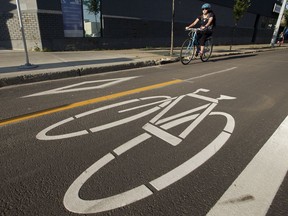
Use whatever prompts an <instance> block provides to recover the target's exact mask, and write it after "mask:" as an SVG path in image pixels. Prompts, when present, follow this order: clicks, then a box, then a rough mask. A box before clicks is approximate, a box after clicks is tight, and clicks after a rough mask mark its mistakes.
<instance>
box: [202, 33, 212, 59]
mask: <svg viewBox="0 0 288 216" xmlns="http://www.w3.org/2000/svg"><path fill="white" fill-rule="evenodd" d="M211 35H212V32H211V31H203V33H202V37H201V38H200V40H199V43H200V55H203V54H204V46H205V42H206V40H207V38H208V37H210V36H211Z"/></svg>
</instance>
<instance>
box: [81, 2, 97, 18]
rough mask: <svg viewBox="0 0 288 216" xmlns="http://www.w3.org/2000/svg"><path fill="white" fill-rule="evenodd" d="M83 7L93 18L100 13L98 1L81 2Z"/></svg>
mask: <svg viewBox="0 0 288 216" xmlns="http://www.w3.org/2000/svg"><path fill="white" fill-rule="evenodd" d="M83 5H85V6H86V7H87V10H88V12H89V13H93V14H94V15H95V16H96V15H97V14H98V13H99V12H100V0H83Z"/></svg>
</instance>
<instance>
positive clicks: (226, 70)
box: [185, 67, 237, 81]
mask: <svg viewBox="0 0 288 216" xmlns="http://www.w3.org/2000/svg"><path fill="white" fill-rule="evenodd" d="M236 68H237V67H232V68H228V69H225V70H221V71H216V72H212V73H209V74H204V75H201V76H197V77H192V78H190V79H186V80H185V81H190V80H194V79H200V78H203V77H207V76H212V75H215V74H218V73H224V72H228V71H231V70H234V69H236Z"/></svg>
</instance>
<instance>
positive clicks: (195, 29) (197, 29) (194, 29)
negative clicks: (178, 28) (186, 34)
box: [185, 27, 201, 32]
mask: <svg viewBox="0 0 288 216" xmlns="http://www.w3.org/2000/svg"><path fill="white" fill-rule="evenodd" d="M185 30H186V31H191V32H197V31H201V29H200V28H187V27H186V28H185Z"/></svg>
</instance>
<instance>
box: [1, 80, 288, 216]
mask: <svg viewBox="0 0 288 216" xmlns="http://www.w3.org/2000/svg"><path fill="white" fill-rule="evenodd" d="M200 85H201V84H193V85H192V84H190V83H182V84H181V90H180V89H179V88H177V89H176V90H175V89H174V88H173V87H172V86H169V87H165V88H162V89H157V90H152V91H151V92H143V93H140V94H137V97H133V96H134V95H133V96H126V97H124V98H121V99H116V101H115V100H113V101H103V102H101V105H99V104H96V105H95V104H93V105H88V106H85V107H81V108H80V107H79V108H75V109H73V110H69V111H66V112H65V113H54V114H51V115H49V116H45V117H41V118H42V119H41V120H40V119H32V120H29V122H28V121H27V122H22V123H19V124H17V127H13V126H12V127H10V126H8V127H4V128H2V129H4V130H6V132H5V131H4V133H3V134H5V137H4V139H3V140H5V143H6V145H4V146H5V148H6V150H8V151H6V150H5V149H2V150H3V151H2V152H3V155H4V156H5V158H3V159H2V160H4V159H7V158H8V157H9V160H7V161H6V162H5V165H6V164H10V163H11V165H14V166H13V167H14V169H11V170H9V171H5V175H4V178H3V179H4V182H5V183H4V186H7V187H3V188H5V189H4V195H6V197H10V199H11V202H5V205H4V206H5V209H6V210H7V207H6V206H8V207H9V205H10V206H11V203H13V204H14V203H15V204H14V205H13V204H12V206H13V208H12V210H11V212H13V210H14V212H17V209H18V210H20V209H21V210H22V209H24V210H23V211H24V212H31V211H32V212H34V213H35V212H36V213H39V214H43V213H47V211H48V212H49V213H50V212H53V213H55V214H56V213H57V214H60V215H69V214H70V213H69V211H68V210H69V207H68V210H67V206H66V205H65V194H66V193H67V190H68V188H69V187H70V186H71V185H73V182H74V181H75V180H76V179H77V178H78V177H79V176H80V175H81V173H83V172H84V171H85V170H86V169H87V168H89V167H91V165H93V164H94V163H95V162H98V161H101V159H102V158H103V157H104V158H105V159H103V161H104V162H103V161H102V162H103V163H104V164H107V167H106V166H105V169H100V170H99V173H97V175H94V176H93V177H92V178H89V179H87V182H84V183H85V184H83V185H81V186H82V187H81V188H79V187H78V188H79V191H78V194H79V197H80V198H82V199H83V200H88V201H89V200H101V198H103V197H104V198H105V197H111V196H114V195H115V194H119V193H123V191H124V192H125V191H129V190H133V188H135V187H136V188H137V186H138V185H142V184H144V185H145V187H146V188H147V189H148V190H149V191H148V190H146V189H145V191H148V192H147V194H150V196H149V197H148V196H147V198H145V199H143V200H141V201H139V202H132V203H131V204H129V203H128V202H127V201H125V200H123V203H124V204H118V202H117V204H113V202H112V205H116V206H117V205H118V206H119V207H120V206H124V207H120V208H115V209H114V208H112V209H111V207H108V208H110V209H111V211H110V210H109V211H110V212H103V213H97V215H109V214H110V213H111V214H115V215H140V214H144V215H145V214H146V215H149V214H150V215H175V212H176V214H180V215H181V214H183V215H185V214H187V215H189V213H191V212H193V213H195V215H197V214H198V215H203V213H205V212H207V211H208V210H209V209H210V208H212V206H213V204H214V203H215V201H217V200H218V199H219V198H220V197H221V195H222V194H223V193H224V192H225V190H226V189H227V188H228V187H229V186H230V185H231V183H232V182H233V180H234V179H236V177H237V176H238V175H239V173H240V172H241V169H242V168H244V167H245V166H246V165H247V163H248V161H249V160H251V159H252V158H253V156H254V155H255V154H254V153H255V152H257V151H258V150H259V149H260V148H261V146H262V145H263V144H264V142H263V141H264V140H265V139H266V138H267V137H268V136H269V134H272V132H273V129H274V128H275V126H276V125H275V126H273V127H271V129H267V128H266V129H265V130H266V131H267V134H265V135H264V136H262V137H259V135H257V136H256V137H252V136H251V134H252V133H251V132H248V131H247V129H246V128H245V124H246V125H247V124H248V125H250V126H251V125H255V123H253V121H255V120H261V119H262V118H263V116H265V115H267V113H265V112H264V113H262V114H259V115H258V116H256V118H254V119H252V118H251V119H250V120H249V119H247V118H245V123H244V119H243V116H242V115H241V110H240V111H239V105H240V104H241V103H239V102H237V100H238V101H239V99H240V98H241V97H240V98H239V95H231V94H228V95H229V96H234V97H236V98H237V99H235V100H231V101H225V102H224V103H223V104H222V103H221V104H219V105H217V110H216V111H217V112H225V113H229V114H230V115H232V116H233V118H234V119H235V125H236V126H235V130H236V131H231V130H230V133H232V132H233V134H232V136H231V138H230V139H229V140H228V141H227V143H225V145H224V146H223V147H222V146H221V145H220V147H222V148H221V150H220V149H219V150H220V151H219V152H217V151H216V150H218V149H217V145H215V146H214V145H212V146H213V150H212V153H214V154H215V156H213V157H212V158H210V159H209V160H208V161H207V162H205V163H204V164H203V165H201V166H199V168H197V169H195V170H194V171H193V172H192V173H191V174H190V173H189V174H188V175H186V176H185V177H183V178H181V179H179V181H177V182H175V184H171V185H170V184H169V187H166V188H165V187H164V188H163V190H162V189H161V186H160V187H157V186H156V187H154V189H153V188H151V187H150V186H149V185H147V184H145V183H143V182H148V183H151V181H153V180H154V179H157V178H159V177H160V176H162V175H163V174H165V173H169V171H171V168H172V169H173V168H175V167H179V166H181V164H183V163H184V162H185V161H189V159H191V157H193V156H196V155H197V154H198V153H199V152H201V151H202V150H203V149H205V147H207V146H209V143H213V140H214V139H215V137H218V135H219V134H221V133H222V131H223V128H225V118H224V120H223V118H221V116H220V117H219V116H217V115H215V116H213V115H212V116H207V119H206V118H205V120H206V121H207V122H204V120H203V121H202V122H201V124H199V125H198V126H197V128H196V129H195V130H193V132H191V133H190V134H189V136H188V137H187V138H185V140H184V141H183V142H182V143H180V144H177V145H176V144H174V145H173V143H174V142H173V141H171V143H172V144H171V143H169V142H167V141H169V140H172V139H170V137H169V134H171V133H172V132H173V133H172V134H174V133H175V134H181V133H182V132H183V131H185V129H187V128H188V127H189V125H190V123H192V122H195V121H196V119H197V117H199V116H195V115H192V114H191V115H190V116H189V113H188V114H186V115H188V116H189V118H187V119H183V118H184V117H183V116H181V113H184V112H188V111H189V110H190V109H191V107H193V108H195V107H199V106H200V101H202V100H203V98H202V100H201V99H199V100H196V102H192V103H190V101H184V97H183V100H182V98H181V99H180V98H179V97H181V95H182V96H183V95H187V94H190V93H193V92H195V91H196V90H197V89H199V88H201V87H203V86H200ZM178 86H179V85H178ZM204 87H205V86H204ZM191 89H193V90H194V91H191ZM213 89H214V91H213ZM213 89H212V90H211V89H210V90H211V91H210V92H207V93H205V94H204V95H206V96H207V97H208V96H209V97H211V98H215V96H216V95H218V96H219V93H221V94H222V93H223V94H226V92H222V91H221V90H219V88H216V87H213ZM167 92H169V93H170V94H168V95H167ZM172 93H173V94H172ZM171 94H172V95H171ZM159 95H160V96H161V95H162V96H166V97H167V96H168V97H171V98H175V101H176V100H177V98H178V99H179V104H178V105H179V106H177V108H176V105H175V109H173V110H172V109H171V110H169V111H171V112H172V113H170V115H168V116H166V119H165V118H164V119H160V120H162V121H164V123H165V120H166V123H167V122H171V121H172V122H173V121H174V124H175V125H176V126H178V127H176V126H175V127H171V129H173V131H171V133H169V134H167V133H164V132H162V131H157V130H149V127H148V126H146V127H144V126H145V125H147V123H149V122H150V121H152V123H153V124H154V123H155V122H157V121H155V122H154V121H153V119H154V118H153V115H154V114H155V112H157V111H158V110H159V111H160V109H158V110H156V111H155V112H152V111H154V110H151V113H149V114H147V116H144V117H143V118H139V119H137V118H136V120H135V121H134V120H133V121H131V122H129V121H128V122H127V124H123V125H122V124H119V126H115V127H113V128H109V127H108V128H109V131H108V129H107V131H106V130H104V129H102V130H99V127H98V128H97V126H95V123H96V125H101V124H102V125H104V124H105V122H107V121H108V122H113V121H116V120H117V119H119V116H118V115H119V113H118V111H119V110H116V111H115V110H114V109H112V108H111V110H110V108H109V110H108V109H106V110H105V109H104V111H103V112H101V115H98V116H97V115H96V114H98V113H97V111H95V109H98V108H101V107H102V108H103V107H105V106H111V104H112V105H113V104H114V105H115V104H117V103H123V101H128V99H130V100H134V99H135V98H136V99H139V101H137V102H140V104H141V105H142V106H145V105H146V104H147V100H145V99H143V98H147V97H151V96H159ZM138 96H139V97H138ZM216 97H217V96H216ZM125 99H127V100H125ZM153 100H155V98H154V99H153ZM165 100H167V98H166V99H164V101H162V103H160V105H159V104H157V106H158V105H159V106H160V108H161V109H162V108H164V109H165V107H166V106H164V105H165V104H163V103H166V102H167V103H168V102H169V98H168V101H165ZM158 101H159V99H158V100H156V101H155V103H156V102H158ZM180 102H183V104H182V105H180ZM210 102H211V103H212V104H215V103H216V102H215V101H210ZM226 102H227V104H226V105H225V103H226ZM171 103H172V101H171ZM171 103H169V104H171ZM127 104H128V103H127ZM127 104H125V103H123V104H120V105H119V106H115V107H113V108H116V107H117V108H119V107H120V106H121V108H122V109H121V110H120V111H121V112H120V113H121V114H124V116H122V118H124V119H125V117H127V118H129V117H131V112H128V111H126V110H129V109H130V110H131V109H132V108H133V106H132V107H129V106H128V107H126V106H125V105H127ZM131 104H132V102H131ZM162 104H163V105H162ZM169 104H168V105H167V106H169ZM161 105H162V106H163V107H161ZM122 106H123V107H122ZM139 106H140V105H139ZM153 106H154V105H153ZM202 106H203V108H205V109H206V108H207V107H209V106H210V105H207V104H203V105H202ZM237 106H238V108H237ZM200 107H201V106H200ZM123 108H125V109H123ZM150 108H151V107H148V108H147V107H142V108H139V109H136V110H132V113H133V114H134V116H135V115H137V114H139V110H143V112H145V111H144V110H146V111H147V110H149V109H150ZM155 109H156V108H155ZM91 110H94V111H95V113H96V114H95V115H94V116H93V117H94V118H92V117H91V115H86V116H85V114H84V113H85V112H90V111H91ZM99 112H100V111H99ZM113 112H114V114H111V113H113ZM191 112H192V111H191ZM140 113H141V112H140ZM152 113H153V115H151V114H152ZM209 113H210V112H209ZM165 114H166V113H165ZM167 114H168V113H167ZM282 114H283V111H282ZM81 115H82V116H83V115H84V116H85V118H84V117H83V118H79V117H81ZM143 115H144V114H143ZM179 115H180V116H179ZM199 115H200V114H199ZM71 117H73V119H75V120H78V121H79V122H78V124H74V123H75V122H74V120H71V121H70V122H69V121H67V122H68V124H62V125H61V124H60V125H59V127H60V128H56V127H52V129H53V130H52V129H51V130H52V131H50V130H47V131H45V132H46V133H45V134H48V135H50V136H53V135H59V129H60V134H69V133H70V132H71V131H74V132H75V131H82V130H83V127H84V128H85V129H88V130H87V131H88V133H87V134H86V135H85V134H81V136H74V137H70V136H69V137H65V138H64V139H60V140H57V139H56V140H49V139H48V140H45V139H40V140H39V136H38V139H37V135H39V133H41V131H43V130H45V129H47V128H48V127H49V126H52V125H54V126H55V124H56V123H57V122H61V121H62V120H63V119H70V118H71ZM77 117H78V118H77ZM154 117H155V116H154ZM185 117H186V116H185ZM208 117H211V118H208ZM249 117H251V116H249ZM241 118H242V119H241ZM179 119H181V120H179ZM43 120H44V121H43ZM31 121H32V122H33V124H34V125H32V124H31ZM177 121H178V122H177ZM179 121H180V122H179ZM182 121H183V122H182ZM136 122H137V123H136ZM69 123H73V124H70V125H69ZM162 123H163V122H162ZM178 123H179V124H178ZM180 123H183V124H180ZM129 124H130V126H129ZM263 124H264V123H262V122H261V121H260V122H259V123H256V125H257V126H259V127H260V128H261V127H263ZM169 127H170V126H169V125H166V127H164V128H166V129H170V128H169ZM179 127H180V128H179ZM191 127H192V126H191ZM145 128H146V130H145ZM151 128H153V127H150V129H151ZM21 129H22V130H23V129H24V130H25V131H27V134H26V136H27V137H25V138H23V137H22V136H21V134H23V131H22V130H21ZM54 129H55V130H54ZM56 129H57V130H56ZM93 129H94V130H93ZM153 129H155V128H153ZM162 129H163V128H162ZM143 130H144V131H145V133H147V134H148V135H150V136H151V137H149V138H147V137H148V135H142V137H140V138H139V139H140V140H141V141H143V143H144V142H145V144H143V145H137V148H136V147H135V148H134V146H135V143H137V141H135V142H132V146H133V148H130V149H129V151H125V149H127V145H128V146H129V145H131V142H129V141H131V140H133V139H135V138H136V137H138V136H141V134H143V133H141V132H143ZM245 130H246V133H243V131H244V132H245ZM28 131H29V132H28ZM30 131H33V133H32V134H31V133H30ZM95 131H96V132H98V131H99V133H95ZM226 131H227V130H226ZM241 131H242V133H240V134H239V132H241ZM99 134H100V135H99ZM249 134H250V135H249ZM9 135H10V136H13V135H14V138H15V136H16V138H17V137H18V138H19V140H18V142H16V143H15V142H14V141H12V140H11V138H10V139H9ZM40 135H41V134H40ZM157 135H158V136H157ZM233 135H235V136H236V137H235V136H233ZM243 135H245V136H246V139H247V140H246V139H244V141H243V139H242V138H243ZM143 136H144V137H143ZM145 136H146V137H145ZM167 137H168V138H167ZM240 137H241V138H240ZM145 138H147V141H148V142H146V139H145ZM161 138H163V139H161ZM176 141H177V139H176ZM127 142H128V144H127ZM250 142H252V143H254V144H255V145H253V146H249V143H250ZM176 143H177V142H176ZM121 144H126V145H125V146H124V147H122V148H120V149H119V147H120V146H121ZM141 144H142V143H141ZM244 144H248V145H244ZM240 145H241V146H240ZM244 146H245V147H247V149H246V150H245V151H243V147H244ZM248 146H249V147H248ZM26 147H27V148H26ZM240 147H241V148H240ZM15 148H18V149H17V150H16V151H15V152H14V153H15V154H14V153H12V149H14V150H15ZM123 148H124V150H123ZM250 148H251V149H252V151H251V149H250ZM10 150H11V151H10ZM111 150H112V152H111ZM240 151H242V152H241V154H239V152H240ZM4 152H5V154H4ZM39 152H40V153H39ZM216 152H217V154H216ZM231 152H232V154H231ZM20 155H24V157H22V160H19V159H18V160H17V158H21V157H20ZM105 155H106V156H107V157H105ZM119 155H120V156H121V157H119V158H118V156H119ZM177 155H179V156H177ZM243 155H246V156H245V158H243ZM17 156H19V157H17ZM107 161H111V163H109V164H108V163H107ZM188 165H189V167H190V165H191V164H189V163H188ZM7 166H8V165H7ZM15 167H17V168H16V169H15ZM97 168H102V167H101V165H97V166H96V169H97ZM103 168H104V167H103ZM184 170H186V169H185V168H184ZM19 173H20V174H19ZM84 173H86V175H87V176H88V175H89V170H87V172H84ZM87 173H88V174H87ZM92 174H93V173H92ZM19 179H21V180H23V181H22V182H21V183H19V181H18V180H19ZM80 180H81V178H80ZM82 180H83V179H82ZM76 183H77V182H76ZM82 183H83V182H82ZM82 183H81V184H82ZM154 185H156V184H154ZM28 188H29V189H28ZM142 188H143V187H142ZM142 188H138V189H139V191H140V192H143V191H142ZM157 188H158V189H159V190H158V189H157ZM39 191H40V192H39ZM74 192H75V191H74ZM76 192H77V191H76ZM137 192H138V190H137ZM152 193H153V196H152ZM11 194H13V195H15V194H16V197H17V196H18V198H19V195H20V194H21V195H20V197H22V194H25V197H24V196H23V197H22V198H20V199H19V200H20V201H19V200H18V201H17V200H16V199H15V198H14V196H11ZM137 194H138V193H137ZM144 195H145V193H144ZM144 195H143V196H144ZM63 199H64V204H63V203H62V201H63ZM117 199H118V198H117ZM117 199H114V200H117ZM129 199H133V201H135V197H133V196H132V198H131V197H130V196H129ZM203 200H205V202H203ZM77 201H79V200H77V199H76V200H74V203H73V204H72V206H81V205H79V204H77ZM102 201H103V200H102ZM109 201H110V200H109ZM69 202H71V201H69ZM31 203H32V204H31ZM126 204H129V205H126ZM109 205H110V202H109ZM36 206H40V208H39V207H38V209H37V208H36ZM47 206H57V208H55V209H52V210H51V209H48V208H47ZM65 206H66V208H65ZM102 206H104V207H103V208H104V209H105V202H104V203H103V202H102V203H101V207H102ZM147 206H150V207H152V208H148V209H147ZM93 207H95V206H94V204H93ZM34 208H35V209H34ZM88 209H89V210H90V211H91V212H90V213H93V211H94V212H95V209H93V208H92V207H91V206H90V207H89V206H88ZM70 210H71V209H70ZM106 210H107V208H106ZM78 213H79V212H78ZM87 213H89V212H87Z"/></svg>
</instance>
